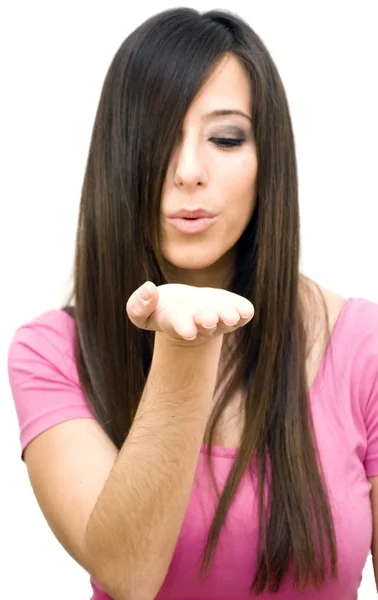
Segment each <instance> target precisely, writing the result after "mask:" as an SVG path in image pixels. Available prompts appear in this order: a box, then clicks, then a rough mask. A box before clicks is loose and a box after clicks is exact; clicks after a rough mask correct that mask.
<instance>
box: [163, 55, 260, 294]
mask: <svg viewBox="0 0 378 600" xmlns="http://www.w3.org/2000/svg"><path fill="white" fill-rule="evenodd" d="M251 96H252V94H251V88H250V84H249V81H248V78H247V75H246V73H245V71H244V69H243V67H242V65H241V64H240V63H239V61H238V60H237V59H236V58H235V57H234V56H232V55H230V56H226V57H225V58H223V59H222V61H221V62H220V63H219V65H218V66H217V67H216V68H215V70H214V71H213V73H212V75H211V76H210V78H209V79H208V81H207V82H206V84H205V85H204V86H203V88H202V89H201V90H200V92H199V93H198V95H197V96H196V98H195V99H194V101H193V103H192V104H191V106H190V108H189V110H188V112H187V114H186V117H185V120H184V123H183V130H182V136H181V140H180V143H179V144H178V145H177V147H176V148H175V151H174V152H173V155H172V158H171V161H170V164H169V167H168V170H167V175H166V180H165V183H164V186H163V194H162V204H161V227H162V238H163V239H162V251H163V256H164V258H165V259H166V261H167V263H168V265H169V267H170V269H171V271H172V274H173V275H174V277H175V280H176V281H177V282H178V283H186V284H188V285H194V286H199V287H201V286H208V287H222V284H224V281H225V280H226V279H227V278H228V277H229V275H230V272H231V271H232V267H233V247H234V245H235V243H236V242H237V241H238V239H239V238H240V236H241V235H242V233H243V231H244V230H245V228H246V226H247V224H248V222H249V221H250V218H251V215H252V214H253V211H254V208H255V205H256V191H255V187H256V177H257V171H258V161H257V154H256V147H255V143H254V136H253V128H252V121H251V106H252V97H251ZM226 109H227V110H238V111H241V112H243V113H244V114H245V115H246V116H242V115H239V114H230V115H221V116H219V115H212V114H211V113H212V112H213V111H218V110H226ZM219 138H221V139H220V140H219ZM224 138H227V139H228V140H237V141H236V142H233V143H236V144H237V145H235V146H229V147H224V142H222V139H224ZM217 139H218V141H217ZM239 140H240V141H239ZM229 143H230V142H229ZM198 208H202V209H205V210H208V211H211V212H214V213H215V214H216V219H215V222H214V223H213V225H212V226H211V227H210V228H209V229H207V230H206V231H204V232H201V233H197V234H187V233H183V232H181V231H178V230H177V229H176V228H175V227H174V226H173V225H172V224H171V223H170V222H169V220H168V216H169V215H171V214H172V213H174V212H176V211H178V210H181V209H188V210H195V209H198Z"/></svg>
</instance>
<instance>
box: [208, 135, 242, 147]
mask: <svg viewBox="0 0 378 600" xmlns="http://www.w3.org/2000/svg"><path fill="white" fill-rule="evenodd" d="M210 142H213V144H215V145H216V146H218V147H219V148H237V147H238V146H241V145H242V144H243V143H244V142H245V138H215V137H213V138H210Z"/></svg>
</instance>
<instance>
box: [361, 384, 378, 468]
mask: <svg viewBox="0 0 378 600" xmlns="http://www.w3.org/2000/svg"><path fill="white" fill-rule="evenodd" d="M365 426H366V436H367V451H366V457H365V461H364V462H365V470H366V474H367V476H368V477H372V476H373V475H378V378H376V379H375V381H374V384H373V386H372V389H371V392H370V394H369V397H368V400H367V404H366V409H365Z"/></svg>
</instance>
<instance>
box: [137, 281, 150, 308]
mask: <svg viewBox="0 0 378 600" xmlns="http://www.w3.org/2000/svg"><path fill="white" fill-rule="evenodd" d="M138 298H139V300H142V302H144V304H148V302H149V301H150V300H151V292H150V291H149V289H148V288H147V287H146V286H144V285H143V286H142V287H141V288H140V290H139V292H138Z"/></svg>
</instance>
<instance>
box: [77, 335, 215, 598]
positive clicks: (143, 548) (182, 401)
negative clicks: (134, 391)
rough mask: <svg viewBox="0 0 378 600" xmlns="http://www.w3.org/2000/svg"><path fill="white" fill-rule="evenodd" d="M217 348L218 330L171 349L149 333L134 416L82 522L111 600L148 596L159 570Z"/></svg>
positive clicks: (186, 488) (192, 456) (185, 483)
mask: <svg viewBox="0 0 378 600" xmlns="http://www.w3.org/2000/svg"><path fill="white" fill-rule="evenodd" d="M220 348H221V337H218V338H215V339H214V340H211V341H210V342H206V344H204V345H202V346H200V347H195V348H194V347H180V348H177V347H174V346H173V345H172V344H171V342H168V341H167V340H166V338H165V337H164V336H163V335H162V334H156V336H155V349H154V356H153V360H152V365H151V370H150V373H149V376H148V380H147V383H146V387H145V390H144V393H143V396H142V399H141V402H140V405H139V408H138V411H137V414H136V417H135V420H134V423H133V425H132V428H131V430H130V433H129V435H128V437H127V440H126V441H125V444H124V446H123V447H122V449H121V450H120V452H119V455H118V457H117V460H116V462H115V464H114V467H113V469H112V471H111V473H110V475H109V478H108V480H107V482H106V484H105V486H104V489H103V491H102V493H101V494H100V496H99V499H98V502H97V504H96V507H95V509H94V510H93V512H92V515H91V518H90V519H89V523H88V528H87V540H86V541H87V547H88V549H89V552H92V553H93V556H96V555H97V556H99V557H106V560H104V561H102V565H101V567H99V574H100V575H99V582H100V583H102V584H103V585H104V587H105V589H106V584H108V585H109V587H110V590H109V591H112V592H113V596H114V598H115V599H116V600H118V599H119V600H123V599H124V598H125V599H126V598H127V599H128V600H129V599H131V600H141V599H143V600H144V599H146V600H147V599H148V600H151V599H152V598H154V597H155V595H156V594H157V593H158V591H159V589H160V587H161V584H162V583H163V580H164V578H165V576H166V573H167V570H168V567H169V564H170V562H171V559H172V555H173V552H174V548H175V545H176V542H177V538H178V536H179V532H180V529H181V526H182V522H183V519H184V515H185V511H186V507H187V504H188V500H189V497H190V491H191V487H192V483H193V479H194V474H195V470H196V465H197V461H198V456H199V452H200V447H201V442H202V440H203V436H204V431H205V427H206V424H207V420H208V417H209V414H210V409H211V400H212V397H213V393H214V387H215V382H216V375H217V368H218V362H219V355H220ZM116 588H118V589H119V592H117V591H116ZM117 594H118V596H117Z"/></svg>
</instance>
